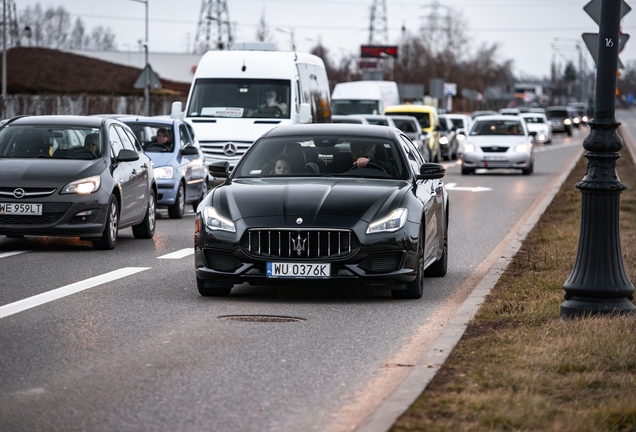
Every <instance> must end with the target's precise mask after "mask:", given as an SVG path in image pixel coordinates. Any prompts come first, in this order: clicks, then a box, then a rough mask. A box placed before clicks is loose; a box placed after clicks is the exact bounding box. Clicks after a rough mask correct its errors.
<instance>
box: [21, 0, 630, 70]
mask: <svg viewBox="0 0 636 432" xmlns="http://www.w3.org/2000/svg"><path fill="white" fill-rule="evenodd" d="M15 1H16V5H17V8H18V15H20V13H21V11H22V10H24V8H26V7H27V6H29V5H31V6H33V5H35V4H37V3H40V5H41V6H42V7H44V8H48V7H50V6H52V7H57V6H64V7H65V8H66V10H67V11H68V12H69V13H70V14H71V16H72V19H73V21H74V20H75V18H77V17H81V18H82V20H83V21H84V23H85V25H86V27H87V28H88V29H90V28H92V27H94V26H96V25H103V26H107V27H110V28H111V29H112V30H113V32H114V33H115V35H116V42H117V44H118V48H119V50H121V51H127V50H139V49H140V46H139V44H138V41H139V40H140V39H143V38H144V28H145V27H144V26H145V7H144V4H142V3H139V2H137V1H138V0H137V1H135V0H59V1H48V0H46V1H38V0H15ZM208 1H212V0H208ZM226 1H227V4H228V8H229V16H230V21H231V22H232V23H233V25H234V26H233V30H234V40H235V41H247V40H255V35H256V29H257V27H258V23H259V21H260V19H261V16H262V15H263V13H264V14H265V20H266V22H267V24H268V27H269V30H270V33H271V36H272V39H273V41H275V42H277V43H278V45H279V47H281V48H285V49H287V48H289V46H290V33H291V32H293V34H294V39H295V44H296V48H297V49H298V50H299V51H309V50H310V49H311V48H312V47H313V46H314V45H315V44H316V41H317V40H321V41H322V42H323V45H325V46H326V47H327V48H328V49H329V50H330V53H331V56H332V58H334V59H337V58H339V57H340V56H341V55H342V54H343V53H354V54H358V53H359V52H360V45H362V44H367V43H368V40H369V24H370V7H371V5H372V4H373V3H374V0H317V1H311V2H309V1H306V0H226ZM385 1H386V5H387V14H386V15H387V23H388V30H389V31H388V35H389V40H388V43H389V44H391V45H393V44H395V45H397V44H399V41H400V37H401V28H402V26H404V27H405V28H406V30H407V31H408V32H409V33H412V34H418V33H419V29H420V28H421V27H422V26H423V25H428V23H429V21H428V16H429V14H430V13H431V10H432V9H431V3H432V0H421V1H417V0H385ZM148 2H149V3H148V4H149V48H150V51H151V52H186V51H187V50H188V49H190V50H192V49H193V46H194V38H195V35H196V32H197V23H198V21H199V14H200V11H201V6H202V0H148ZM375 2H376V3H377V4H382V3H383V2H382V1H381V0H375ZM588 2H589V0H584V1H579V0H440V1H439V3H440V4H441V5H442V7H440V8H439V9H438V13H439V14H440V15H443V14H446V13H449V12H450V13H456V12H457V11H461V12H462V13H463V17H464V20H465V23H466V31H467V34H468V36H469V40H470V43H469V44H467V45H466V47H465V49H466V50H468V51H471V50H474V49H475V48H476V47H477V46H479V45H480V44H481V43H483V42H486V43H489V44H492V43H494V42H497V43H499V44H500V46H501V49H500V60H504V59H512V60H514V65H515V68H514V70H515V73H517V74H519V73H525V74H529V75H533V76H539V77H543V76H546V77H547V76H549V73H550V63H551V61H552V59H553V58H555V59H556V60H557V61H560V62H561V63H565V62H566V61H568V60H571V61H573V63H574V64H575V65H576V66H578V53H577V50H576V44H577V41H581V33H584V32H588V33H595V32H598V26H597V25H596V23H595V22H594V21H593V20H592V19H591V18H590V17H589V16H588V15H587V14H586V13H585V11H583V6H585V5H586V4H587V3H588ZM627 3H628V4H630V6H632V7H633V8H636V4H632V3H633V2H632V1H631V0H627ZM621 24H622V30H623V32H624V33H628V34H629V33H634V34H636V10H633V11H632V12H630V13H629V14H627V15H626V16H625V18H623V20H622V23H621ZM277 29H279V30H277ZM281 30H282V31H281ZM555 38H559V39H560V40H555ZM632 39H633V40H631V41H629V42H627V44H626V46H625V49H624V51H623V52H622V53H621V55H620V58H621V60H622V61H623V63H627V62H628V61H630V60H636V36H634V37H633V38H632ZM580 43H581V44H582V45H583V52H584V54H585V56H586V58H587V61H588V64H589V65H590V67H593V61H592V59H591V57H590V56H589V55H588V54H587V49H586V48H585V46H584V44H583V43H582V41H581V42H580ZM555 44H556V47H555Z"/></svg>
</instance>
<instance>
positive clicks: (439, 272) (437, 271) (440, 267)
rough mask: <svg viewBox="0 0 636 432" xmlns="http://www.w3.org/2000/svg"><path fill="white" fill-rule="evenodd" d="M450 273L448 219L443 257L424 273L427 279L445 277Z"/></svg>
mask: <svg viewBox="0 0 636 432" xmlns="http://www.w3.org/2000/svg"><path fill="white" fill-rule="evenodd" d="M446 272H448V219H446V226H445V227H444V246H443V250H442V256H441V257H440V259H438V260H437V261H435V262H434V263H433V264H431V265H430V266H428V268H427V269H426V270H425V271H424V276H427V277H443V276H446Z"/></svg>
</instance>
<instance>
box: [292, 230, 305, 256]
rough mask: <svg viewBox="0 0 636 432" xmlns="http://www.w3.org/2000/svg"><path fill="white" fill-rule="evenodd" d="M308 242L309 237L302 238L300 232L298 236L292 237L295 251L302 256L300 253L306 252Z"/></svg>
mask: <svg viewBox="0 0 636 432" xmlns="http://www.w3.org/2000/svg"><path fill="white" fill-rule="evenodd" d="M306 242H307V239H304V238H300V233H298V237H296V238H295V239H294V238H293V239H292V243H293V244H294V252H296V253H297V254H298V256H300V254H301V253H302V252H304V250H305V243H306Z"/></svg>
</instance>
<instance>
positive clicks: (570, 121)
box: [563, 119, 572, 125]
mask: <svg viewBox="0 0 636 432" xmlns="http://www.w3.org/2000/svg"><path fill="white" fill-rule="evenodd" d="M563 124H564V125H569V124H572V120H570V119H565V120H563Z"/></svg>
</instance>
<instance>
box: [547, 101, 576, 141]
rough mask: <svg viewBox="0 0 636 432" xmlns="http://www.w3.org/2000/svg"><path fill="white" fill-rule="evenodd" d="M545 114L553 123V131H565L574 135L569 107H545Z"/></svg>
mask: <svg viewBox="0 0 636 432" xmlns="http://www.w3.org/2000/svg"><path fill="white" fill-rule="evenodd" d="M545 116H546V118H547V119H548V120H549V121H550V123H551V124H552V132H563V133H566V134H568V136H572V117H570V111H569V110H568V108H567V107H565V106H551V107H548V108H546V109H545Z"/></svg>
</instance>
